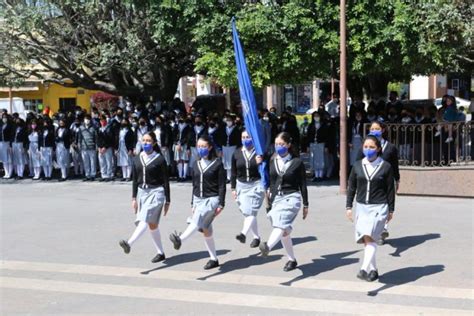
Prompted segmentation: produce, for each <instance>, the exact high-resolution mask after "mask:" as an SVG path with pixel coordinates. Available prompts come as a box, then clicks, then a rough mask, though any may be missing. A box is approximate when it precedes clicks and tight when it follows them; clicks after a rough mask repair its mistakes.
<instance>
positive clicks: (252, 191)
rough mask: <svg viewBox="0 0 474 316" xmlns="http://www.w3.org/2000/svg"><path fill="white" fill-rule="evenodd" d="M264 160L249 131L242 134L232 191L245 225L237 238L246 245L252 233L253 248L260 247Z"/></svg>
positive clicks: (233, 164)
mask: <svg viewBox="0 0 474 316" xmlns="http://www.w3.org/2000/svg"><path fill="white" fill-rule="evenodd" d="M262 161H263V158H262V156H259V155H257V154H256V152H255V146H254V143H253V140H252V137H251V136H250V135H249V134H248V132H247V131H245V130H244V131H243V132H242V147H241V148H239V149H237V150H236V151H234V155H233V156H232V177H231V189H232V195H233V197H234V199H235V200H236V201H237V204H238V205H239V209H240V211H241V212H242V214H243V215H244V217H245V219H244V225H243V228H242V230H241V231H240V234H238V235H237V236H236V237H235V238H236V239H237V240H238V241H240V242H241V243H243V244H244V243H245V241H246V236H247V233H248V232H249V231H252V234H253V240H252V242H251V243H250V247H251V248H256V247H258V246H259V245H260V235H259V233H258V226H257V213H258V210H259V209H260V207H261V206H262V203H263V200H264V198H265V189H264V188H263V185H262V183H261V181H260V173H259V170H258V169H259V165H260V164H261V163H262Z"/></svg>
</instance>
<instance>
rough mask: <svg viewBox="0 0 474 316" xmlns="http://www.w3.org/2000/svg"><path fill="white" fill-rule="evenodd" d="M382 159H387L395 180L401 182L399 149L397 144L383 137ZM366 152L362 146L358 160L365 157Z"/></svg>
mask: <svg viewBox="0 0 474 316" xmlns="http://www.w3.org/2000/svg"><path fill="white" fill-rule="evenodd" d="M381 143H382V155H381V157H382V159H383V160H385V161H386V162H388V163H389V164H390V166H391V167H392V170H393V178H394V179H395V181H397V182H399V181H400V170H399V167H398V150H397V147H396V146H395V145H393V144H392V143H390V142H388V141H387V140H385V139H382V141H381ZM364 157H365V156H364V153H363V151H362V148H361V149H360V150H359V152H358V154H357V160H362V159H363V158H364Z"/></svg>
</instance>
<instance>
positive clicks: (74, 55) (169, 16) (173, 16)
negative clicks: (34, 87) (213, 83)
mask: <svg viewBox="0 0 474 316" xmlns="http://www.w3.org/2000/svg"><path fill="white" fill-rule="evenodd" d="M212 2H213V1H206V0H202V1H197V0H194V1H193V0H188V1H180V2H175V1H144V0H136V1H120V0H104V1H95V0H85V1H73V0H62V1H60V0H49V1H31V0H25V1H19V0H2V10H0V11H1V13H0V15H1V16H0V19H1V20H0V21H2V22H0V23H2V27H1V28H0V42H2V43H4V44H3V46H2V49H1V51H2V55H3V56H2V57H3V58H2V61H1V64H0V78H3V81H4V82H5V81H6V79H5V78H8V77H11V76H12V75H15V76H16V77H17V78H29V77H30V76H35V77H37V78H39V79H42V80H45V81H48V82H54V83H58V84H61V85H63V86H67V87H79V86H80V87H83V88H87V89H97V90H102V91H105V92H108V93H112V94H119V95H124V96H129V97H132V98H136V97H139V96H153V97H156V98H158V99H161V100H171V99H172V98H173V97H174V94H175V92H176V87H177V84H178V80H179V78H180V77H182V76H184V75H191V74H193V73H194V62H195V58H196V54H197V45H196V43H195V42H194V41H193V33H192V31H193V29H194V27H195V25H196V23H198V22H199V20H200V19H201V18H202V17H203V16H206V15H207V14H208V12H209V10H210V7H212ZM31 61H35V62H37V63H39V66H40V67H31ZM0 80H2V79H0Z"/></svg>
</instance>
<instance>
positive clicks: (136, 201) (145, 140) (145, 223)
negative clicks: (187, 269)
mask: <svg viewBox="0 0 474 316" xmlns="http://www.w3.org/2000/svg"><path fill="white" fill-rule="evenodd" d="M142 146H143V151H142V152H141V153H140V154H139V155H137V156H136V157H135V158H134V159H133V172H132V175H133V186H132V208H133V210H134V211H135V214H136V215H137V217H136V220H135V224H136V225H137V227H136V228H135V231H134V232H133V234H132V236H131V237H130V239H128V240H121V241H120V242H119V245H120V247H122V249H123V251H124V252H125V253H129V252H130V249H131V246H132V245H133V244H134V243H135V242H136V241H137V240H138V238H140V236H142V235H143V233H144V232H145V231H146V229H147V227H148V228H149V229H150V233H151V236H152V238H153V242H154V244H155V247H156V251H157V255H156V256H155V257H153V259H151V262H152V263H157V262H160V261H163V260H165V258H166V257H165V253H164V251H163V245H162V242H161V235H160V230H159V228H158V224H159V222H160V218H161V212H162V210H164V214H163V215H164V216H166V214H167V213H168V210H169V207H170V202H171V196H170V185H169V178H168V166H167V164H166V160H165V158H164V157H163V155H161V153H160V148H159V146H158V144H157V140H156V135H155V133H153V132H148V133H146V134H144V135H143V137H142Z"/></svg>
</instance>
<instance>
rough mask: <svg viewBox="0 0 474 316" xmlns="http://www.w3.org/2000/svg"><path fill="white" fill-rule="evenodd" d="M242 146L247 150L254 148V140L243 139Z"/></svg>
mask: <svg viewBox="0 0 474 316" xmlns="http://www.w3.org/2000/svg"><path fill="white" fill-rule="evenodd" d="M242 145H244V146H245V147H247V148H249V147H252V146H253V140H252V139H248V138H246V139H242Z"/></svg>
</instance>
